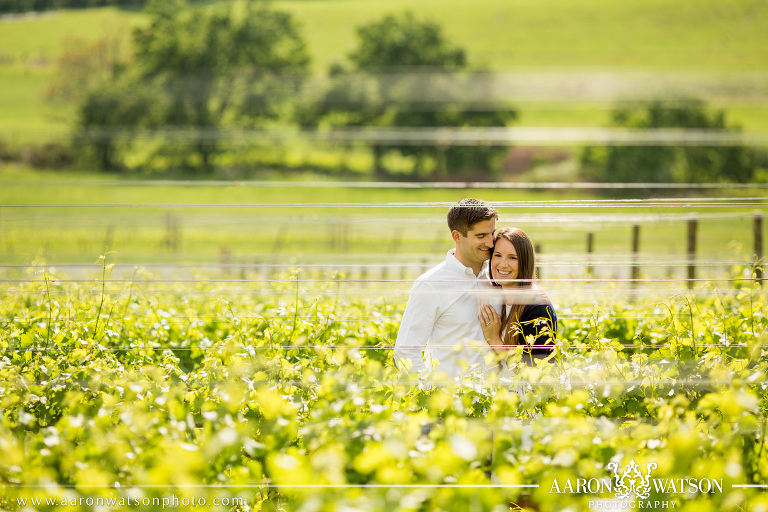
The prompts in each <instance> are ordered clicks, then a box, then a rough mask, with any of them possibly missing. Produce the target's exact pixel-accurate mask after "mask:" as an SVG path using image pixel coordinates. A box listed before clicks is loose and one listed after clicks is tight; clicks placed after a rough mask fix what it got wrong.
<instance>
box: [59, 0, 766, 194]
mask: <svg viewBox="0 0 768 512" xmlns="http://www.w3.org/2000/svg"><path fill="white" fill-rule="evenodd" d="M145 10H146V13H147V14H148V16H149V22H148V23H147V24H146V25H144V26H142V27H140V28H137V29H135V30H134V32H133V33H132V38H131V46H132V47H131V52H130V57H128V58H123V57H118V52H116V51H110V48H111V47H112V46H113V44H112V43H110V41H109V40H103V41H100V42H96V43H92V44H90V45H83V46H81V47H78V48H74V49H71V50H69V52H68V53H67V52H65V54H64V55H63V56H62V58H61V59H60V60H59V63H60V69H59V70H58V72H57V73H56V78H55V83H54V84H53V86H52V90H53V91H54V92H56V93H57V94H59V95H62V96H65V97H68V98H69V99H70V100H72V101H75V102H76V103H77V105H78V109H77V112H78V114H77V118H76V121H75V126H74V127H73V128H74V129H73V133H74V137H73V146H74V147H76V148H78V154H79V158H80V159H81V162H82V161H87V162H89V165H91V166H96V167H98V168H100V169H103V170H105V171H111V172H120V171H124V170H126V169H127V168H128V167H129V165H128V163H127V160H128V159H129V158H134V159H135V158H136V155H137V154H142V155H144V157H143V158H144V161H143V164H141V165H144V166H145V167H152V166H154V167H158V166H159V167H166V168H175V169H184V170H185V171H186V172H194V173H199V174H201V175H210V174H211V173H212V172H214V171H215V169H216V168H217V166H220V165H225V164H223V162H226V161H227V156H230V157H231V155H232V154H235V153H238V152H244V151H245V152H247V151H248V150H249V149H252V148H250V147H249V141H250V140H261V141H264V140H267V141H268V140H269V139H270V137H271V136H272V135H273V134H276V133H281V132H282V131H285V130H286V128H292V129H294V130H296V131H298V132H299V133H314V134H326V135H327V134H333V133H335V132H334V130H342V129H343V130H347V132H346V133H352V134H355V133H356V132H357V131H364V130H367V129H371V128H377V127H378V128H393V127H394V128H398V129H405V130H406V133H408V132H407V129H424V128H434V129H440V128H445V127H450V128H453V129H463V128H473V127H475V128H476V127H505V126H509V125H511V124H512V123H514V122H515V121H516V119H517V117H518V114H517V111H516V109H515V108H514V106H512V105H508V104H504V103H501V104H500V103H493V104H490V105H489V104H487V103H482V102H473V101H466V99H465V95H464V92H465V90H464V87H465V86H466V84H464V83H462V82H461V80H457V79H456V76H461V73H463V72H468V71H480V70H477V69H471V68H470V66H469V59H468V57H467V54H466V51H465V50H464V49H462V48H460V47H459V46H457V45H455V44H453V43H451V42H450V41H449V40H448V39H447V38H446V37H445V35H444V34H443V31H442V29H441V27H440V26H439V25H437V24H436V23H433V22H431V21H429V20H422V19H419V18H417V17H416V16H414V15H413V14H411V13H408V12H406V13H402V14H399V15H387V16H384V17H383V18H381V19H379V20H376V21H373V22H371V23H368V24H365V25H363V26H360V27H358V28H357V32H356V35H357V38H356V47H355V48H354V49H353V50H352V51H351V52H349V54H348V55H347V56H346V59H345V61H344V62H341V63H337V64H334V65H333V66H331V68H330V69H329V70H327V72H326V74H325V76H324V77H323V79H322V80H318V79H317V77H313V76H312V75H311V73H310V64H311V57H310V53H309V51H308V49H307V45H306V42H305V40H304V39H303V37H302V34H301V31H300V28H299V27H298V26H297V24H296V23H295V21H294V20H293V18H292V17H291V15H290V14H288V13H286V12H283V11H280V10H277V9H275V8H273V7H272V6H271V5H270V4H268V3H266V2H262V1H259V0H245V1H242V2H234V1H222V2H214V3H212V4H192V3H190V2H188V1H187V0H149V1H148V2H147V5H146V7H145ZM475 86H477V85H476V84H475ZM474 96H475V97H477V96H480V97H482V96H483V91H479V92H478V91H475V94H474ZM612 124H613V125H614V126H617V127H630V128H654V127H675V128H693V129H712V130H719V131H736V130H738V127H735V126H731V125H729V124H728V123H727V122H726V119H725V115H724V113H723V112H722V111H719V112H718V111H712V110H711V109H709V108H707V106H706V105H705V104H704V103H703V102H700V101H696V100H686V101H682V102H681V101H677V102H675V103H674V104H666V103H664V102H652V103H648V104H642V105H638V106H636V107H630V108H627V107H623V108H621V109H617V110H616V111H614V113H613V121H612ZM388 133H389V132H388ZM275 136H276V135H275ZM239 137H244V138H243V140H242V141H240V142H238V141H239ZM249 137H250V138H249ZM338 144H339V145H341V146H343V147H347V148H348V149H351V148H355V150H357V151H360V150H361V148H362V150H366V151H369V152H370V155H371V158H372V161H373V173H374V175H375V177H377V178H381V179H386V178H387V177H389V176H390V175H391V172H390V171H391V169H389V168H388V163H387V162H388V161H389V160H391V158H392V157H393V156H395V157H398V158H401V159H407V160H408V161H409V162H410V163H411V169H410V171H409V172H410V177H411V178H415V179H419V178H428V179H456V178H460V179H495V178H498V177H499V173H500V169H501V161H502V159H503V158H504V157H505V155H507V153H508V151H509V148H508V147H505V146H503V145H499V144H474V145H464V144H460V143H456V142H455V141H450V140H447V141H440V140H437V142H436V141H434V140H433V141H427V142H425V141H420V140H410V139H408V137H407V136H404V137H401V138H399V139H393V140H387V139H386V137H383V138H382V137H381V136H379V137H378V138H376V137H374V138H372V139H371V140H369V141H367V142H365V143H361V142H360V141H358V140H356V139H355V138H354V137H352V138H348V139H342V140H340V141H339V142H338ZM244 147H245V148H246V149H244ZM388 159H389V160H388ZM230 160H231V159H230ZM765 160H766V159H765V156H764V155H763V154H761V153H759V152H757V151H755V150H753V149H751V148H746V147H743V146H726V147H699V146H696V147H685V148H681V147H672V146H631V145H627V146H613V147H587V148H584V149H583V150H582V152H581V155H580V158H579V162H580V164H581V167H582V171H583V173H584V176H585V177H586V178H587V179H594V180H597V181H661V182H663V181H682V182H688V181H738V182H746V181H750V180H751V179H753V177H754V172H755V169H756V168H758V167H761V166H766V165H765Z"/></svg>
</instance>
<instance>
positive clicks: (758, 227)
mask: <svg viewBox="0 0 768 512" xmlns="http://www.w3.org/2000/svg"><path fill="white" fill-rule="evenodd" d="M754 229H755V279H757V282H758V283H760V286H762V285H763V214H762V213H756V214H755V222H754Z"/></svg>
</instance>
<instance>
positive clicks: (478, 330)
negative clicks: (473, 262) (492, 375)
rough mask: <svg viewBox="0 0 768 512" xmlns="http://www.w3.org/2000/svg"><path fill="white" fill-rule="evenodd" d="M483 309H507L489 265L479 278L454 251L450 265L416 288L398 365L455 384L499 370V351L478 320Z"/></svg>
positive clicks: (433, 271)
mask: <svg viewBox="0 0 768 512" xmlns="http://www.w3.org/2000/svg"><path fill="white" fill-rule="evenodd" d="M495 302H499V304H495ZM481 304H492V305H493V306H494V307H495V308H496V310H497V311H498V310H499V309H500V306H501V297H500V296H499V295H498V293H495V292H494V287H493V286H492V285H491V283H490V282H489V281H488V262H485V263H484V264H483V268H482V270H481V271H480V273H479V274H478V275H477V276H475V273H474V272H473V271H472V269H471V268H468V267H465V266H464V265H463V264H462V263H461V262H460V261H459V260H457V259H456V257H455V256H454V255H453V251H449V252H448V254H447V255H446V257H445V261H444V262H442V263H440V264H439V265H437V266H436V267H434V268H432V269H430V270H428V271H427V272H425V273H424V274H422V275H421V276H420V277H419V278H418V279H416V281H415V282H414V284H413V288H412V290H411V296H410V298H409V299H408V304H407V305H406V307H405V312H404V313H403V320H402V322H401V324H400V330H399V331H398V333H397V341H396V342H395V351H394V352H395V363H396V364H397V365H398V366H399V367H400V368H401V369H406V368H407V366H406V365H407V363H406V361H407V360H410V361H411V365H412V366H411V367H410V371H411V372H412V373H423V372H425V370H426V372H425V373H431V374H433V375H441V374H444V375H445V376H446V377H448V378H451V379H455V378H459V377H463V376H468V375H470V374H474V373H478V372H479V373H483V374H485V373H487V372H489V371H492V370H495V369H496V363H495V362H494V358H493V357H492V354H493V349H491V348H490V347H489V346H488V343H487V342H486V341H485V337H484V335H483V329H482V327H481V326H480V321H479V320H478V318H477V317H478V315H479V313H480V306H481ZM424 349H426V350H424ZM422 351H423V352H424V356H423V357H422ZM489 355H490V356H491V357H489ZM433 367H434V370H433Z"/></svg>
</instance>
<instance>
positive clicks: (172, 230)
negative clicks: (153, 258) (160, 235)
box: [165, 212, 181, 252]
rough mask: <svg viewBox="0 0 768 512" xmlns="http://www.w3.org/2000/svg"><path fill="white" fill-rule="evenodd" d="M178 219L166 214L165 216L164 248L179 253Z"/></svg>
mask: <svg viewBox="0 0 768 512" xmlns="http://www.w3.org/2000/svg"><path fill="white" fill-rule="evenodd" d="M179 224H180V223H179V219H178V218H177V217H176V215H174V214H172V213H171V212H168V213H166V214H165V246H166V247H167V248H168V250H170V251H171V252H179V241H180V240H179V239H180V238H181V234H180V231H181V230H180V227H179Z"/></svg>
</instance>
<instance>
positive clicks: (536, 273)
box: [533, 244, 543, 279]
mask: <svg viewBox="0 0 768 512" xmlns="http://www.w3.org/2000/svg"><path fill="white" fill-rule="evenodd" d="M533 252H534V254H536V259H537V260H538V261H540V260H539V256H540V255H541V244H534V245H533ZM541 276H542V273H541V265H536V268H535V269H533V277H534V278H537V279H543V278H542V277H541Z"/></svg>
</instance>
